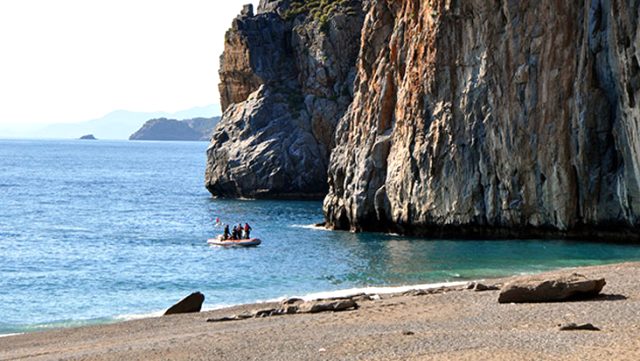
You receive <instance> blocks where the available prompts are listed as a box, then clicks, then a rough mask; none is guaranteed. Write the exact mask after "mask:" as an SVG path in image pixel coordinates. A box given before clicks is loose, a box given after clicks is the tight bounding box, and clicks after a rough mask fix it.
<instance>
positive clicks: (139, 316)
mask: <svg viewBox="0 0 640 361" xmlns="http://www.w3.org/2000/svg"><path fill="white" fill-rule="evenodd" d="M163 314H164V311H155V312H149V313H130V314H124V315H118V316H115V317H114V318H113V319H114V320H116V321H132V320H141V319H143V318H154V317H160V316H162V315H163Z"/></svg>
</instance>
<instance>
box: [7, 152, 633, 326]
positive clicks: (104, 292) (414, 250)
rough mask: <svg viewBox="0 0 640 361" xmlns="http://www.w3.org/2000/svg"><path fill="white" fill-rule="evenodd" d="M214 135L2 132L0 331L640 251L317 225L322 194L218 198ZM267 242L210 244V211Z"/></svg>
mask: <svg viewBox="0 0 640 361" xmlns="http://www.w3.org/2000/svg"><path fill="white" fill-rule="evenodd" d="M206 147H207V144H206V143H203V142H127V141H24V140H0V334H6V333H14V332H29V331H37V330H44V329H48V328H54V327H66V326H75V325H82V324H88V323H100V322H111V321H114V320H120V319H127V318H132V317H136V315H148V314H153V313H157V312H159V311H162V310H164V309H166V308H167V307H169V306H170V305H171V304H173V303H174V302H175V301H177V300H178V299H180V298H182V297H183V296H185V295H187V294H189V293H191V292H193V291H201V292H203V293H204V294H205V295H206V300H205V308H213V307H220V306H222V305H232V304H238V303H246V302H252V301H257V300H268V299H274V298H278V297H282V296H294V295H304V294H308V293H312V292H319V291H331V290H339V289H346V288H353V287H367V286H393V285H407V284H420V283H430V282H442V281H459V280H465V279H472V278H480V277H493V276H503V275H511V274H518V273H523V272H536V271H542V270H548V269H553V268H559V267H567V266H578V265H593V264H602V263H609V262H617V261H623V260H639V259H640V247H634V246H630V245H616V244H605V243H580V242H566V241H440V240H438V241H433V240H427V239H408V238H404V237H397V236H392V235H384V234H351V233H347V232H329V231H325V230H319V229H314V228H313V227H311V226H310V225H312V224H314V223H318V222H321V221H322V210H321V207H322V205H321V202H302V201H300V202H296V201H231V200H215V199H212V198H211V197H210V195H209V193H208V192H207V191H206V189H205V188H204V186H203V175H204V165H205V149H206ZM216 217H220V218H221V220H222V221H224V222H229V223H238V222H249V223H250V224H251V225H252V227H253V229H254V232H253V234H254V235H255V236H257V237H260V238H261V239H262V240H263V244H262V245H261V246H259V247H257V248H252V249H221V248H212V247H209V246H208V245H207V243H206V240H207V238H209V237H212V236H214V235H216V234H217V233H218V232H220V229H219V228H215V227H214V220H215V218H216Z"/></svg>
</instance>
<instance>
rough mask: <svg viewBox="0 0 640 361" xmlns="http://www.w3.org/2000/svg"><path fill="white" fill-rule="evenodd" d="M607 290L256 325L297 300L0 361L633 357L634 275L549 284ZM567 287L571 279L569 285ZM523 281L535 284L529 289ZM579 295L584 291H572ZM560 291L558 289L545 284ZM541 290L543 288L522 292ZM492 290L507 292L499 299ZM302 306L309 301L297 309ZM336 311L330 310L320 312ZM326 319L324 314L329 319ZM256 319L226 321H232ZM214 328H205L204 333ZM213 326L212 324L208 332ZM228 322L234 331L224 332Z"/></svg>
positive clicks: (396, 296) (429, 293) (600, 269)
mask: <svg viewBox="0 0 640 361" xmlns="http://www.w3.org/2000/svg"><path fill="white" fill-rule="evenodd" d="M574 272H578V273H581V274H584V275H586V276H587V278H588V279H592V280H594V281H589V282H595V283H594V284H596V285H602V282H604V281H602V282H600V281H598V280H599V279H601V278H604V279H606V285H604V288H603V289H602V292H601V294H600V295H598V296H595V297H594V295H590V296H591V298H590V299H589V300H575V299H574V300H573V301H571V302H551V303H546V302H545V303H499V302H498V299H499V296H500V293H501V292H503V290H505V289H506V288H508V287H510V286H509V284H512V283H514V281H518V280H521V278H519V277H510V278H505V279H495V280H488V281H482V282H476V283H470V284H468V285H456V286H454V287H438V288H435V289H431V290H424V289H423V290H419V289H416V290H411V291H405V292H401V293H393V294H378V295H371V294H370V295H352V296H351V297H348V298H349V299H350V300H351V301H352V302H354V303H355V304H357V307H354V305H353V303H352V304H344V305H346V306H351V307H345V308H346V310H344V311H341V312H331V311H332V310H329V312H310V311H311V310H312V308H313V307H310V308H308V309H306V311H305V312H302V313H300V312H292V313H291V314H286V313H285V314H282V315H271V316H276V317H262V316H263V315H261V317H255V316H256V314H257V313H256V312H257V311H260V310H265V309H267V310H275V309H278V308H280V307H281V306H282V305H283V304H289V305H294V304H299V303H300V302H301V301H300V300H289V301H290V302H282V303H280V302H276V303H266V304H264V303H263V304H250V305H241V306H236V307H232V308H227V309H221V310H215V311H208V312H202V313H191V314H183V315H171V316H164V317H157V318H149V319H142V320H134V321H127V322H122V323H118V324H112V325H101V326H90V327H81V328H74V329H61V330H55V331H47V332H42V333H32V334H25V335H18V336H10V337H3V338H0V359H2V360H5V359H6V360H10V359H27V360H47V359H73V360H121V359H127V360H143V359H144V360H167V359H171V360H209V359H224V360H253V359H256V360H257V359H260V360H281V359H305V360H327V359H340V360H361V359H367V360H436V359H441V360H449V359H456V360H459V359H495V360H510V359H514V358H518V359H522V360H540V359H554V360H601V359H637V358H638V357H640V325H639V324H638V323H637V314H638V312H640V284H638V283H637V279H638V278H639V277H640V263H622V264H612V265H605V266H593V267H582V268H577V269H565V270H558V271H553V272H546V273H543V274H540V275H537V276H535V277H536V278H538V279H540V280H558V279H562V277H565V279H567V278H566V275H567V274H572V273H574ZM569 278H570V277H569ZM527 279H531V277H528V278H527ZM570 282H577V283H575V285H577V286H576V288H574V289H577V290H581V289H582V288H581V287H583V286H584V283H581V282H583V280H582V279H574V280H572V281H571V280H570ZM552 284H555V283H552ZM526 287H529V288H530V289H535V288H538V289H545V287H547V288H548V284H545V283H544V282H538V283H535V284H534V285H533V286H532V285H531V284H529V286H526ZM497 288H502V290H498V289H497ZM302 302H308V301H302ZM315 302H321V303H322V302H325V303H326V302H334V306H335V300H328V301H327V300H325V301H315ZM325 311H327V310H325ZM252 312H253V313H254V314H253V317H246V318H242V317H241V318H240V319H239V320H227V319H224V318H225V317H226V318H230V316H231V315H242V314H249V313H252ZM207 320H210V322H207ZM214 321H216V322H214ZM222 321H229V322H222Z"/></svg>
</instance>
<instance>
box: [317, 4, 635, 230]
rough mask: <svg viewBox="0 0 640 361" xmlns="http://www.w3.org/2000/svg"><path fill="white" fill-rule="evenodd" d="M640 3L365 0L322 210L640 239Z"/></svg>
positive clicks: (384, 223)
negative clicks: (351, 84)
mask: <svg viewBox="0 0 640 361" xmlns="http://www.w3.org/2000/svg"><path fill="white" fill-rule="evenodd" d="M639 4H640V3H639V2H638V1H635V0H586V1H583V2H577V1H550V0H542V1H509V0H468V1H467V0H465V1H456V0H431V1H422V0H420V1H418V0H411V1H409V0H405V1H391V0H374V1H372V3H371V7H370V9H369V10H368V12H367V15H366V18H365V21H364V26H363V29H362V38H361V39H362V45H361V49H360V55H359V58H358V62H357V78H356V83H355V96H354V100H353V103H352V104H351V106H350V108H349V110H348V112H347V113H346V114H345V116H344V117H343V118H342V119H341V121H340V123H339V124H338V127H337V130H336V144H337V145H336V147H335V148H334V150H333V153H332V155H331V161H330V169H329V176H328V179H329V195H328V196H327V197H326V199H325V202H324V212H325V216H326V219H327V222H328V224H329V225H330V226H331V227H333V228H338V229H351V230H395V231H400V232H404V233H409V234H428V235H435V236H438V235H442V236H447V235H462V236H464V235H469V236H473V237H478V236H482V235H486V236H505V237H507V236H520V237H527V236H539V235H561V236H563V235H564V236H576V237H583V236H585V237H589V236H594V237H595V236H603V235H612V236H620V237H622V238H628V239H640V236H639V234H640V67H639V61H640V27H639V26H638V19H639V18H640V5H639Z"/></svg>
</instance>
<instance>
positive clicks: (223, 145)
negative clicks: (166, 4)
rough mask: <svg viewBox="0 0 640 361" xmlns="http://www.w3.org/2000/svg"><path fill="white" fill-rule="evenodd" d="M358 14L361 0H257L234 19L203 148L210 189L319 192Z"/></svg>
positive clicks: (223, 193) (253, 194) (351, 71)
mask: <svg viewBox="0 0 640 361" xmlns="http://www.w3.org/2000/svg"><path fill="white" fill-rule="evenodd" d="M363 18H364V14H363V11H362V3H361V1H359V0H322V1H300V0H291V1H288V0H262V1H261V2H260V6H259V7H258V9H257V14H254V12H253V8H252V7H251V6H250V5H248V6H245V8H244V9H243V11H242V13H241V14H240V15H239V16H238V17H237V18H236V19H234V20H233V23H232V26H231V29H229V31H228V32H227V34H226V36H225V50H224V53H223V54H222V56H221V59H220V70H219V73H220V85H219V89H220V95H221V103H222V107H223V111H224V113H223V116H222V120H221V121H220V124H219V125H218V126H217V127H216V130H215V131H214V133H213V137H212V140H211V145H210V146H209V148H208V150H207V159H208V160H207V168H206V174H205V184H206V187H207V189H209V191H210V192H211V193H212V194H213V195H214V196H218V197H247V198H260V197H271V198H322V197H323V196H324V195H326V192H327V182H326V179H327V168H328V163H329V153H330V151H331V149H332V148H333V146H334V144H333V133H334V129H335V126H336V124H337V122H338V120H339V119H340V118H341V117H342V115H343V114H344V112H345V111H346V109H347V107H348V106H349V104H350V103H351V101H352V96H353V93H352V91H353V88H352V86H353V80H354V77H355V64H356V57H357V54H358V51H359V49H360V46H359V40H360V29H361V27H362V21H363Z"/></svg>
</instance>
